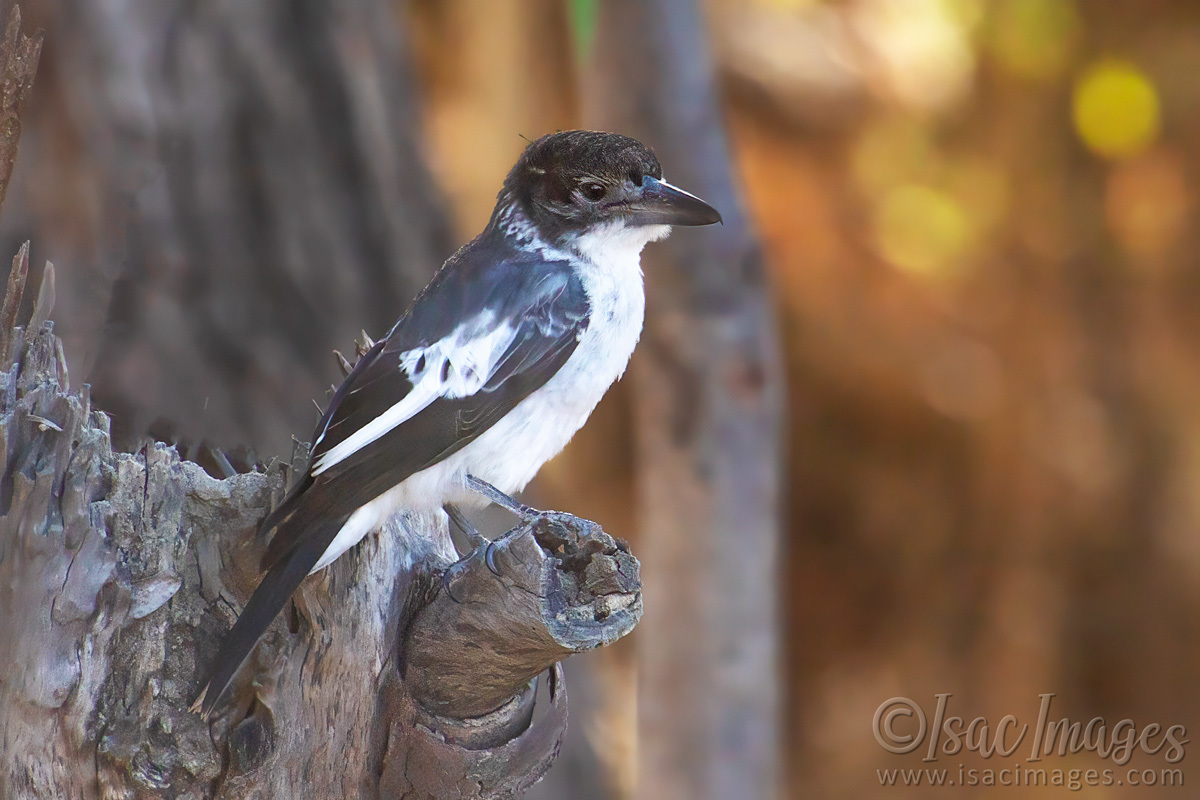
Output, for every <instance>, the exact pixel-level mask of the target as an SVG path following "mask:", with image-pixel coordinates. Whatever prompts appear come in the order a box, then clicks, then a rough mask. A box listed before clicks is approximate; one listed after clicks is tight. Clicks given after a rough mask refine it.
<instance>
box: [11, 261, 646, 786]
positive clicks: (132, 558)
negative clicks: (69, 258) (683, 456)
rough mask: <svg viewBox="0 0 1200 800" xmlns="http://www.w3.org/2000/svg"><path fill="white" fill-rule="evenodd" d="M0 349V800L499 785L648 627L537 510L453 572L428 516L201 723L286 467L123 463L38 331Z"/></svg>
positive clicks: (281, 628) (562, 530)
mask: <svg viewBox="0 0 1200 800" xmlns="http://www.w3.org/2000/svg"><path fill="white" fill-rule="evenodd" d="M24 255H25V253H24V252H23V253H22V254H21V256H24ZM21 256H19V258H20V257H21ZM25 271H26V270H22V269H20V268H18V269H14V273H13V274H14V275H21V274H24V272H25ZM7 339H8V342H9V344H8V352H7V353H0V356H2V357H3V358H4V361H3V363H4V364H6V365H7V366H8V368H7V369H6V370H5V371H4V372H3V373H2V375H3V384H2V386H0V445H2V447H3V452H4V455H5V469H4V474H3V480H2V481H0V511H2V513H3V516H2V517H0V642H4V643H5V645H6V646H5V647H4V648H3V649H2V650H0V712H2V713H0V719H2V720H3V721H2V723H0V764H3V765H4V772H3V773H0V797H4V798H12V800H17V798H93V797H131V798H133V797H160V796H164V795H166V796H172V797H195V798H201V797H203V798H212V797H218V798H225V797H228V798H247V797H290V796H296V792H297V788H296V787H297V786H301V785H302V786H303V787H304V790H303V794H304V795H305V796H309V797H336V796H340V795H346V796H355V797H358V796H363V797H374V796H379V797H412V798H425V797H469V798H477V797H478V798H482V797H510V796H515V795H518V794H520V793H521V792H522V791H523V790H524V789H525V788H527V787H528V786H529V785H531V784H532V783H534V782H535V781H537V780H538V779H539V778H540V777H541V776H542V775H543V774H544V773H545V771H546V770H547V769H548V768H549V766H550V764H551V762H552V761H553V759H554V757H555V756H556V755H557V752H558V747H559V743H560V740H561V737H562V736H563V733H564V731H565V727H566V697H565V687H564V685H563V676H562V671H561V667H560V666H559V665H558V662H559V661H560V660H561V659H563V658H565V657H566V656H568V655H570V654H571V653H575V652H580V651H584V650H590V649H593V648H595V647H599V646H602V645H605V644H608V643H610V642H612V641H615V640H616V639H617V638H619V637H621V636H623V635H624V634H625V633H628V632H629V631H630V630H631V629H632V628H633V626H634V625H635V624H636V622H637V620H638V618H639V617H640V615H641V593H640V588H641V587H640V583H639V578H638V564H637V561H636V560H635V559H634V558H633V557H632V556H631V555H630V554H629V553H628V551H627V549H626V548H625V547H624V545H622V544H620V543H618V542H615V541H614V540H613V539H611V538H610V537H608V536H607V535H606V534H605V533H604V532H603V531H601V530H600V528H599V527H598V526H596V525H595V524H593V523H589V522H586V521H584V520H580V519H578V518H576V517H572V516H570V515H568V514H558V513H553V512H546V513H543V514H541V515H539V516H538V517H536V518H535V519H533V520H532V521H530V522H528V523H526V524H524V525H522V526H520V527H518V528H515V529H514V530H513V531H510V533H509V534H508V535H506V536H505V537H504V538H502V539H500V540H497V541H496V542H495V543H494V544H492V545H490V546H487V547H482V548H480V549H479V550H477V551H475V552H473V553H471V554H470V555H469V556H468V557H467V558H465V559H463V560H462V561H460V562H458V563H454V561H455V558H456V554H455V552H454V550H453V546H452V544H451V542H450V539H449V536H448V531H447V530H446V527H445V525H444V520H441V519H438V518H434V517H428V516H422V517H418V516H410V517H406V518H403V519H398V520H394V521H393V522H392V523H390V524H389V525H388V526H386V528H385V529H384V530H383V531H381V532H380V534H379V535H378V536H372V537H368V539H367V540H365V542H364V543H363V545H361V546H360V547H358V548H356V549H355V550H353V551H351V552H350V553H349V554H347V555H346V556H344V557H343V558H341V559H339V560H338V561H337V562H335V563H334V564H333V565H332V566H330V567H329V568H327V569H326V570H324V571H322V572H321V573H319V574H318V575H317V576H315V577H313V578H311V579H309V580H308V581H306V582H305V584H304V585H303V586H301V588H300V590H299V591H298V592H297V594H296V597H295V599H294V603H293V604H292V606H291V607H290V608H289V609H288V610H286V611H285V612H284V614H282V615H281V618H280V619H278V620H276V622H275V623H274V625H273V626H272V627H271V629H270V631H269V632H268V633H267V634H266V635H265V636H264V641H263V643H262V644H261V645H260V646H259V648H258V649H257V650H256V652H255V655H254V657H253V658H252V659H251V660H250V661H249V662H248V664H247V666H246V667H245V668H244V669H243V671H242V675H241V678H240V680H239V683H238V684H237V685H236V688H235V691H234V692H233V698H232V700H231V701H230V702H229V704H228V705H227V706H225V707H224V708H223V709H222V711H221V715H220V716H219V717H218V718H216V719H214V720H212V721H211V722H206V721H205V720H204V719H202V718H201V717H200V716H198V715H196V714H194V713H191V712H189V711H188V710H187V709H188V706H189V703H190V702H191V700H192V699H193V697H194V695H195V693H196V691H197V688H198V685H199V683H200V681H201V679H202V677H203V674H204V673H205V672H206V670H207V668H208V666H209V662H210V660H211V658H212V657H213V654H214V653H215V651H216V647H217V644H218V639H219V637H220V636H222V635H223V634H224V632H225V631H226V630H227V629H228V627H229V625H230V624H231V623H232V622H233V620H234V618H235V616H236V613H237V610H238V609H239V608H240V606H241V605H242V604H243V602H244V601H245V600H246V598H247V597H248V596H249V594H250V592H251V591H252V590H253V588H254V585H255V583H256V573H255V569H254V568H253V566H252V565H254V564H257V563H258V559H259V557H260V556H261V553H262V547H263V544H264V543H263V542H260V541H258V540H257V539H256V537H255V536H254V532H255V530H256V527H257V524H258V522H259V521H260V520H261V518H262V517H263V516H264V515H265V514H266V513H267V511H268V510H269V509H270V507H271V503H272V501H273V499H275V498H277V497H278V496H279V493H280V492H281V490H282V488H283V476H282V474H281V472H282V471H281V470H279V469H271V470H268V471H266V472H251V473H247V474H242V475H236V476H234V477H232V478H229V479H227V480H216V479H214V478H212V477H210V476H209V475H208V474H207V473H206V472H205V471H204V470H203V469H202V468H200V467H199V466H198V465H196V464H194V463H191V462H187V461H181V460H180V459H179V457H178V455H177V454H176V452H175V450H174V449H173V448H172V447H169V446H167V445H163V444H155V445H152V446H147V447H145V448H143V449H142V451H141V452H138V453H134V454H129V453H119V452H114V451H113V449H112V447H111V444H110V440H109V433H108V419H107V417H106V416H105V415H104V414H103V413H101V412H98V411H95V410H93V409H92V407H91V402H90V397H89V394H88V391H87V388H86V387H84V389H83V390H77V391H74V392H72V391H70V390H69V387H68V383H67V365H66V362H65V360H64V358H63V355H62V346H61V343H60V342H59V340H58V339H57V338H56V337H55V336H54V335H53V333H52V325H51V324H50V323H46V324H44V325H43V326H42V327H41V328H40V330H38V331H36V332H28V331H26V330H24V329H22V328H16V329H14V330H11V331H9V336H8V337H7ZM439 516H440V515H439ZM547 671H548V680H547V681H541V680H540V679H538V677H537V676H538V675H539V674H543V675H544V674H546V673H547Z"/></svg>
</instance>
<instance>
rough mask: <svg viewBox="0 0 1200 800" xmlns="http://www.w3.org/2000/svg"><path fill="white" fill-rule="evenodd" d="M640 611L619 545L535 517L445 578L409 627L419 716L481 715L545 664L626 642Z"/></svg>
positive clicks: (572, 521) (408, 652) (630, 565)
mask: <svg viewBox="0 0 1200 800" xmlns="http://www.w3.org/2000/svg"><path fill="white" fill-rule="evenodd" d="M641 615H642V593H641V580H640V576H639V572H638V563H637V559H635V558H634V557H633V556H632V555H631V554H630V553H629V549H628V547H627V546H626V545H625V543H624V542H619V541H617V540H614V539H613V538H612V537H611V536H609V535H608V534H607V533H605V532H604V531H603V530H602V529H601V528H600V526H599V525H597V524H596V523H594V522H589V521H588V520H584V519H580V518H579V517H575V516H572V515H570V514H564V513H560V512H553V511H548V512H543V513H541V514H539V515H538V516H536V517H534V518H533V519H532V520H531V521H530V522H528V523H526V524H524V525H522V526H520V527H518V528H515V529H513V530H512V531H510V532H509V533H508V534H506V535H505V536H504V537H502V538H501V539H498V540H497V541H495V542H493V543H491V544H490V545H484V546H482V547H480V548H478V549H477V550H475V551H474V552H473V553H471V554H470V555H469V556H468V557H467V558H466V559H464V560H463V561H462V562H460V563H459V564H456V565H455V566H454V567H452V568H451V569H450V570H449V571H448V572H447V573H446V575H445V576H444V581H443V583H442V585H441V589H440V590H439V591H438V592H437V593H436V595H435V596H434V597H433V599H432V600H431V601H430V602H429V603H428V605H426V606H425V607H424V608H422V609H421V610H420V611H418V612H417V613H416V614H415V617H414V618H413V621H412V623H411V625H410V627H409V629H408V632H407V636H406V639H405V644H404V655H403V657H402V670H403V674H404V676H405V681H406V684H407V686H408V690H409V691H410V692H411V693H412V696H413V697H414V698H415V699H416V701H417V702H418V703H419V704H420V705H421V706H422V707H424V708H425V709H426V710H428V711H430V712H431V713H433V714H436V715H438V716H443V717H453V718H457V719H470V718H474V717H479V716H482V715H484V714H488V713H490V712H493V711H495V710H496V709H497V708H499V707H500V706H502V705H503V704H504V703H506V702H508V701H509V700H510V699H511V698H513V697H514V696H515V695H517V694H519V693H520V691H521V690H522V688H523V687H524V686H525V685H526V684H527V683H528V682H529V681H530V680H531V679H532V678H533V677H534V676H536V675H537V674H538V673H540V672H542V671H543V670H545V669H547V668H548V667H550V666H551V665H552V664H555V663H557V662H559V661H561V660H562V659H564V658H566V657H567V656H569V655H572V654H573V653H580V652H584V651H587V650H593V649H595V648H597V647H602V646H604V645H607V644H611V643H612V642H614V641H616V640H617V639H619V638H620V637H622V636H624V635H625V634H626V633H628V632H629V631H631V630H632V629H633V627H634V625H636V624H637V621H638V620H639V619H640V618H641ZM481 654H485V655H484V657H483V658H481ZM483 664H486V668H482V669H481V666H482V665H483Z"/></svg>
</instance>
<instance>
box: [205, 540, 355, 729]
mask: <svg viewBox="0 0 1200 800" xmlns="http://www.w3.org/2000/svg"><path fill="white" fill-rule="evenodd" d="M289 521H290V520H289ZM344 522H345V518H341V519H338V520H334V521H330V522H324V523H322V524H320V525H318V526H316V527H315V528H314V527H309V529H308V530H306V531H304V533H303V539H302V541H300V542H299V543H297V545H296V546H295V547H294V548H293V549H292V550H291V551H290V552H289V553H287V555H285V556H284V557H283V558H282V559H280V560H279V561H278V562H277V563H276V564H275V566H273V567H271V569H270V570H269V571H268V572H267V574H266V577H264V578H263V579H262V583H260V584H259V585H258V588H257V589H255V590H254V594H252V595H251V596H250V601H249V602H248V603H246V607H245V608H244V609H242V613H241V616H239V617H238V618H237V622H235V623H234V624H233V627H232V628H230V630H229V633H228V634H226V636H225V640H224V641H223V642H222V643H221V649H220V650H219V651H218V652H217V658H216V660H215V661H214V662H213V667H212V673H211V675H210V677H209V679H208V680H207V681H206V682H205V684H204V688H203V689H202V690H201V691H200V694H199V696H197V698H196V702H195V703H194V704H193V705H192V709H193V710H197V709H198V710H199V711H200V713H202V714H204V715H205V716H207V715H208V714H210V713H211V712H212V710H213V709H214V708H215V707H216V705H217V701H218V700H220V699H221V695H223V694H224V693H225V690H226V689H227V688H228V687H229V683H230V681H232V680H233V676H234V675H236V674H237V671H238V669H239V668H240V667H241V666H242V663H243V662H245V660H246V658H247V657H248V656H249V655H250V653H251V652H252V651H253V650H254V645H255V644H257V643H258V640H259V637H261V636H262V635H263V633H264V632H265V631H266V630H267V628H268V627H269V626H270V624H271V621H272V620H274V619H275V616H276V615H277V614H279V612H280V611H281V610H282V609H283V607H284V605H286V604H287V601H288V599H289V598H290V597H291V596H292V593H293V592H295V591H296V588H297V587H298V586H300V583H301V582H302V581H303V580H304V578H305V577H306V576H307V575H308V573H309V572H311V571H312V568H313V567H314V566H316V563H317V561H318V560H320V558H321V554H322V553H324V552H325V550H326V549H327V548H328V547H329V544H330V542H332V541H333V538H334V537H335V536H336V535H337V532H338V530H339V529H341V527H342V524H343V523H344ZM309 525H310V526H311V525H312V523H311V522H309ZM280 533H283V531H277V532H276V536H278V535H279V534H280Z"/></svg>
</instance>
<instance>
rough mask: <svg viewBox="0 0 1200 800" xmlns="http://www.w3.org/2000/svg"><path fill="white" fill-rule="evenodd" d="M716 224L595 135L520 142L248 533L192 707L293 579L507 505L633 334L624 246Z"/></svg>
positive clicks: (620, 361)
mask: <svg viewBox="0 0 1200 800" xmlns="http://www.w3.org/2000/svg"><path fill="white" fill-rule="evenodd" d="M717 222H721V215H720V213H718V211H717V210H716V209H715V208H713V207H712V206H711V205H709V204H708V203H706V202H704V201H703V200H701V199H700V198H699V197H697V196H695V195H693V194H691V193H689V192H686V191H684V190H683V189H680V188H678V187H676V186H673V185H672V184H670V183H668V182H667V181H665V180H664V179H663V173H662V167H661V165H660V164H659V161H658V158H657V157H656V156H655V155H654V153H653V151H652V150H651V149H650V148H648V147H647V146H645V145H644V144H642V143H641V142H640V141H638V140H637V139H634V138H631V137H628V136H624V135H621V134H618V133H609V132H603V131H584V130H572V131H560V132H557V133H552V134H548V135H545V136H542V137H541V138H539V139H537V140H535V141H533V142H531V143H530V144H529V145H528V146H527V147H526V148H525V150H524V152H523V153H522V154H521V156H520V157H519V158H518V160H517V162H516V164H515V165H514V166H513V168H512V170H511V171H510V172H509V173H508V175H507V177H506V178H505V180H504V183H503V185H502V188H501V189H500V192H499V194H498V195H497V199H496V205H495V208H494V210H493V212H492V214H491V217H490V219H489V220H488V223H487V225H486V226H485V228H484V229H483V232H482V233H480V234H479V235H478V236H476V237H475V238H474V239H473V240H471V241H470V242H469V243H468V244H466V245H464V246H463V247H462V248H460V249H459V250H458V251H457V252H456V253H454V255H452V256H451V257H450V258H449V259H447V260H446V262H445V263H444V264H443V265H442V267H441V268H440V269H439V270H438V271H437V272H436V273H435V274H434V276H433V278H432V280H431V281H430V282H429V284H428V285H427V286H426V287H425V288H424V289H423V290H422V291H421V292H420V293H419V294H418V295H417V297H416V299H415V300H414V301H413V302H412V304H411V305H410V306H409V308H408V310H407V311H405V312H404V314H402V315H401V316H400V318H399V319H398V320H397V322H396V323H395V325H394V326H393V327H392V328H391V330H390V331H388V333H387V335H386V336H385V337H383V338H381V339H379V340H378V341H376V342H375V343H374V344H373V345H372V346H371V347H370V348H369V349H368V350H367V352H366V353H365V354H364V355H362V356H361V357H360V358H359V360H358V362H357V363H356V364H355V365H354V367H353V368H352V369H351V371H350V373H349V374H348V375H347V376H346V378H345V380H344V381H343V382H342V384H341V385H340V386H339V387H338V388H337V390H336V391H335V392H334V395H333V398H332V399H331V401H330V403H329V406H328V407H327V408H326V409H325V412H324V413H323V415H322V416H321V419H320V421H319V422H318V424H317V427H316V431H315V433H314V436H313V444H312V450H311V455H310V460H309V464H308V468H307V469H306V470H305V471H304V472H303V473H302V474H300V475H299V477H298V479H297V480H296V481H295V483H294V485H293V486H292V487H291V488H290V489H289V491H288V492H287V494H286V495H285V497H284V499H283V500H282V501H281V502H280V504H279V505H278V506H277V507H276V508H275V509H274V510H273V511H272V512H271V513H270V514H269V515H268V516H267V517H266V518H265V519H264V520H263V522H262V523H261V525H260V528H259V530H260V534H261V535H264V536H267V535H269V536H270V539H269V542H268V545H267V548H266V550H265V552H264V554H263V557H262V562H261V564H260V572H262V573H265V574H264V576H263V578H262V580H261V581H260V583H259V585H258V587H257V588H256V589H255V591H254V592H253V594H252V595H251V597H250V599H249V601H248V602H247V603H246V605H245V607H244V608H243V609H242V612H241V614H240V615H239V616H238V618H237V620H236V622H235V623H234V625H233V627H232V628H231V629H230V631H229V633H228V634H227V635H226V636H225V638H224V640H223V641H222V643H221V645H220V647H219V649H218V652H217V656H216V659H215V661H214V663H213V667H212V670H211V674H210V676H209V678H208V680H207V681H206V682H205V684H204V685H203V687H202V689H201V691H200V693H199V695H198V697H197V700H196V703H195V704H194V705H193V709H195V710H199V711H200V712H201V713H202V714H204V715H208V714H211V713H212V711H213V710H214V709H215V708H216V706H217V703H218V701H219V700H220V698H221V697H222V696H223V695H224V694H225V692H226V690H227V689H228V687H229V685H230V683H231V681H232V680H233V678H234V676H235V675H236V673H237V671H238V670H239V669H240V667H241V665H242V663H243V662H244V661H245V660H246V658H247V657H248V656H249V655H250V653H251V652H252V651H253V649H254V646H255V644H256V643H257V642H258V639H259V638H260V636H261V635H262V634H263V633H264V632H265V631H266V629H267V627H268V626H269V625H270V624H271V622H272V620H273V619H274V618H275V617H276V615H277V614H278V613H279V612H280V611H281V610H282V609H283V608H284V606H285V605H286V604H287V602H288V600H289V598H290V597H291V596H292V594H293V592H295V590H296V589H297V588H298V587H299V585H300V583H301V582H302V581H303V580H304V578H305V577H307V576H308V575H310V574H312V573H315V572H317V571H318V570H321V569H323V568H324V567H326V566H328V565H329V564H331V563H332V562H333V561H334V560H336V559H337V558H338V557H339V556H341V555H342V554H343V553H345V552H346V551H347V550H349V549H350V548H351V547H353V546H354V545H355V544H357V543H358V542H359V541H360V540H361V539H362V538H363V537H364V536H366V535H367V534H368V533H370V532H371V531H372V530H374V529H376V528H377V527H379V526H380V525H381V524H382V523H384V522H385V521H387V519H389V518H390V517H391V516H392V515H393V514H395V513H397V512H401V511H405V512H414V511H417V512H420V511H434V512H436V511H437V510H439V509H440V510H443V511H444V512H445V513H447V514H448V515H450V518H451V519H452V520H454V521H455V522H456V523H457V524H459V525H460V527H464V530H466V532H467V533H468V535H469V536H470V535H473V536H475V537H478V534H477V533H475V532H474V531H473V529H469V527H467V523H466V522H465V518H464V517H463V515H462V510H463V509H464V508H467V509H469V508H479V507H483V506H486V505H487V504H488V503H489V502H498V503H500V504H501V505H504V506H506V507H508V508H510V510H518V511H520V510H523V509H525V507H524V506H521V505H520V504H519V503H517V502H516V501H515V500H512V498H511V494H512V493H516V492H519V491H520V490H522V489H523V488H524V487H525V485H526V484H527V483H528V482H529V481H530V480H531V479H532V478H533V476H534V475H535V474H536V473H537V471H538V470H539V469H540V468H541V466H542V465H543V464H544V463H545V462H546V461H548V460H550V459H551V458H553V457H554V456H555V455H556V454H558V452H559V451H561V450H562V449H563V447H564V446H565V445H566V444H567V442H568V441H569V440H570V439H571V437H572V436H573V435H574V434H575V433H576V431H578V430H579V429H580V428H581V427H582V426H583V424H584V423H585V422H586V421H587V418H588V416H589V415H590V414H591V413H592V410H593V409H594V408H595V407H596V405H597V403H599V401H600V399H601V397H603V395H604V394H605V392H607V390H608V388H609V387H610V386H611V385H612V384H613V383H614V382H615V381H616V380H617V379H618V378H620V377H621V375H622V374H623V373H624V372H625V369H626V366H627V365H628V363H629V359H630V356H631V355H632V353H633V351H634V348H635V346H636V344H637V342H638V339H639V337H640V335H641V331H642V324H643V317H644V312H645V293H644V289H643V277H642V268H641V263H640V262H641V252H642V249H643V248H644V247H645V246H646V245H647V244H648V243H650V242H652V241H655V240H659V239H662V238H664V237H665V236H666V235H667V234H668V233H670V231H671V228H672V226H699V225H709V224H713V223H717Z"/></svg>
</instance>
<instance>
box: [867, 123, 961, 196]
mask: <svg viewBox="0 0 1200 800" xmlns="http://www.w3.org/2000/svg"><path fill="white" fill-rule="evenodd" d="M851 169H852V170H853V171H854V177H855V178H856V179H857V181H858V184H859V186H861V187H862V188H863V190H864V191H865V192H866V193H867V194H870V195H873V196H877V195H879V194H882V193H884V192H886V191H888V190H890V189H892V188H894V187H895V186H897V185H898V184H901V183H909V182H913V181H932V180H936V177H937V175H938V173H939V171H940V169H941V157H940V156H939V155H938V154H937V152H936V151H935V149H934V145H933V142H932V141H931V139H930V131H929V127H928V126H927V125H925V124H923V123H922V122H921V121H920V120H917V119H914V118H912V117H910V116H901V115H895V116H891V117H887V118H885V119H881V120H878V121H877V122H875V123H873V124H871V125H868V126H867V128H866V129H865V130H864V131H863V132H862V134H861V135H859V137H858V140H857V141H856V142H855V143H854V150H853V152H852V154H851Z"/></svg>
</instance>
